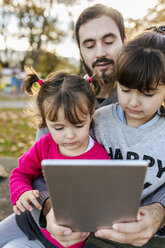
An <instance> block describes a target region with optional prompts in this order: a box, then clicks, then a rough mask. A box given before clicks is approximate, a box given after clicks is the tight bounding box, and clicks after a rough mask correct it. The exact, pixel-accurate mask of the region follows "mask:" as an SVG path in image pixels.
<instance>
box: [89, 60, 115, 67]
mask: <svg viewBox="0 0 165 248" xmlns="http://www.w3.org/2000/svg"><path fill="white" fill-rule="evenodd" d="M102 62H103V63H104V62H105V63H108V64H112V65H114V64H115V62H114V60H113V59H107V58H100V59H97V60H96V61H95V62H93V63H92V68H94V67H95V66H96V65H97V64H99V63H102Z"/></svg>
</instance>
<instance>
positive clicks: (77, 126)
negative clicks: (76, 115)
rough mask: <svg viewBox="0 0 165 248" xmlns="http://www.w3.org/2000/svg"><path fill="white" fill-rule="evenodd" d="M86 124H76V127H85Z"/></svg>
mask: <svg viewBox="0 0 165 248" xmlns="http://www.w3.org/2000/svg"><path fill="white" fill-rule="evenodd" d="M83 126H84V124H81V125H76V126H75V127H77V128H83Z"/></svg>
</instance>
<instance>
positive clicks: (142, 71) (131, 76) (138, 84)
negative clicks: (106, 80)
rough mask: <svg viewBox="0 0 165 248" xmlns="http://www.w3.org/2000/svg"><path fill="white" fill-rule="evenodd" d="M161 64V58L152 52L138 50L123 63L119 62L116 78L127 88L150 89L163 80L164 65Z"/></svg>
mask: <svg viewBox="0 0 165 248" xmlns="http://www.w3.org/2000/svg"><path fill="white" fill-rule="evenodd" d="M121 64H122V63H121ZM163 65H165V63H163ZM163 65H162V60H161V58H160V57H159V56H157V55H156V54H155V53H154V52H150V53H149V52H144V51H138V53H137V54H136V57H134V58H132V59H130V60H128V61H125V64H122V65H121V66H120V63H119V68H118V72H117V80H118V81H119V83H120V84H121V85H123V86H125V87H127V88H132V89H137V90H139V91H141V92H143V91H150V90H153V89H155V88H157V86H158V84H159V83H161V82H162V81H164V77H163V75H164V73H165V66H164V67H163Z"/></svg>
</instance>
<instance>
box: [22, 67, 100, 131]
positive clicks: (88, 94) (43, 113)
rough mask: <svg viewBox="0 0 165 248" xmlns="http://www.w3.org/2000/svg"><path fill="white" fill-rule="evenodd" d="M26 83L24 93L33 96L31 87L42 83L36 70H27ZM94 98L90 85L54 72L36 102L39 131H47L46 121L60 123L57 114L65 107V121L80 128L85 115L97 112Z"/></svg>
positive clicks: (62, 72)
mask: <svg viewBox="0 0 165 248" xmlns="http://www.w3.org/2000/svg"><path fill="white" fill-rule="evenodd" d="M27 73H28V74H27V77H26V78H25V80H24V83H23V88H24V90H25V91H26V92H27V93H28V94H30V95H33V91H32V86H33V84H34V83H35V82H38V81H39V77H38V75H37V73H36V72H35V71H34V70H33V69H31V70H30V69H29V68H28V70H27ZM94 104H95V95H94V93H93V90H92V87H91V85H90V81H89V80H88V79H84V78H82V77H80V76H77V75H73V74H71V73H69V72H68V71H59V72H55V71H53V72H52V73H50V74H49V75H48V76H47V78H46V79H45V80H44V81H43V83H42V84H41V86H40V89H39V92H38V94H37V98H36V105H37V106H36V111H35V115H34V117H36V116H37V117H38V119H39V124H38V126H39V128H44V127H46V121H45V119H46V118H48V119H49V120H51V121H56V120H57V119H58V111H59V109H60V108H61V107H62V108H63V109H64V115H65V117H66V119H67V120H68V121H69V122H70V123H72V124H77V123H79V122H81V121H82V117H83V115H87V114H90V115H91V116H92V114H93V112H94Z"/></svg>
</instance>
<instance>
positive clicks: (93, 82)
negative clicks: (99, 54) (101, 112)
mask: <svg viewBox="0 0 165 248" xmlns="http://www.w3.org/2000/svg"><path fill="white" fill-rule="evenodd" d="M84 78H85V80H87V82H88V83H90V86H91V88H92V91H93V94H94V95H95V96H97V95H98V94H99V93H100V91H101V84H100V81H99V77H98V76H96V75H93V76H92V77H89V76H88V75H85V76H84Z"/></svg>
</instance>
